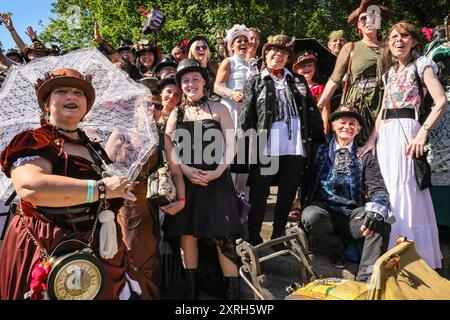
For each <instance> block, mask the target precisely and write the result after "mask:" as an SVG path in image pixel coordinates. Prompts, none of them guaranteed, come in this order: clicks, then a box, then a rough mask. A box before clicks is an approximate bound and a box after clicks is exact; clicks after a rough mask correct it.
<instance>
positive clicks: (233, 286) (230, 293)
mask: <svg viewBox="0 0 450 320" xmlns="http://www.w3.org/2000/svg"><path fill="white" fill-rule="evenodd" d="M225 283H226V288H227V292H226V297H227V300H239V299H240V297H241V286H240V278H239V277H225Z"/></svg>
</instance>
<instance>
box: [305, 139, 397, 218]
mask: <svg viewBox="0 0 450 320" xmlns="http://www.w3.org/2000/svg"><path fill="white" fill-rule="evenodd" d="M334 145H335V139H334V135H332V136H330V137H328V139H327V142H326V143H323V144H321V145H320V146H319V147H318V149H317V151H316V153H315V155H314V158H313V164H312V166H313V167H312V172H313V175H312V177H311V178H312V180H311V181H310V183H309V187H308V189H307V192H306V195H305V196H304V199H303V200H304V202H303V203H304V206H303V207H304V208H306V206H308V205H310V204H313V203H320V204H321V205H323V206H325V207H326V208H329V209H331V210H334V211H337V212H340V213H342V214H345V215H349V214H350V212H351V211H352V210H354V209H356V208H357V207H365V209H366V210H367V211H374V212H377V213H379V214H381V215H382V216H383V217H384V220H385V221H386V222H388V223H393V222H395V218H394V216H393V214H392V211H391V204H390V201H389V193H388V191H387V189H386V186H385V184H384V180H383V176H382V175H381V172H380V167H379V165H378V160H377V158H376V157H374V156H372V154H370V153H368V154H365V155H364V156H363V157H362V158H358V156H357V155H356V149H357V146H356V144H353V146H352V151H351V161H350V162H349V164H348V166H346V167H345V168H344V171H341V172H337V171H336V170H335V168H334V166H333V164H334V157H335V151H334ZM366 198H367V199H366Z"/></svg>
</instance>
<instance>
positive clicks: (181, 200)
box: [178, 198, 186, 203]
mask: <svg viewBox="0 0 450 320" xmlns="http://www.w3.org/2000/svg"><path fill="white" fill-rule="evenodd" d="M178 201H179V202H184V203H186V198H179V199H178Z"/></svg>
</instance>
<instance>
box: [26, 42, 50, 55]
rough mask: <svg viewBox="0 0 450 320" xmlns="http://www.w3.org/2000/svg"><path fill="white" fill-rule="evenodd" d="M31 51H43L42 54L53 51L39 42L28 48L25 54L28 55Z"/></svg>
mask: <svg viewBox="0 0 450 320" xmlns="http://www.w3.org/2000/svg"><path fill="white" fill-rule="evenodd" d="M30 51H41V52H47V53H50V52H51V50H49V49H48V48H47V47H46V46H44V44H43V43H42V42H40V41H38V40H36V41H33V43H32V44H31V45H29V46H27V47H25V54H28V52H30Z"/></svg>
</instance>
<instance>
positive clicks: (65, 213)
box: [36, 206, 95, 225]
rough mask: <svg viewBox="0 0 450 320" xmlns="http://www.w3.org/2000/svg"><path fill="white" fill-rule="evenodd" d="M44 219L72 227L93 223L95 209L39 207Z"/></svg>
mask: <svg viewBox="0 0 450 320" xmlns="http://www.w3.org/2000/svg"><path fill="white" fill-rule="evenodd" d="M36 209H37V210H38V211H39V212H40V213H41V214H42V215H43V216H44V217H46V218H48V219H50V220H52V221H54V222H55V223H57V224H64V225H72V224H75V223H80V222H85V221H90V220H91V221H92V220H94V219H95V214H94V213H92V212H94V211H93V210H92V209H93V207H91V206H89V207H62V208H52V207H37V208H36ZM74 215H75V217H74Z"/></svg>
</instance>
